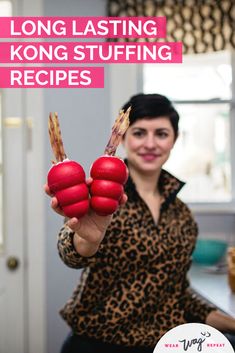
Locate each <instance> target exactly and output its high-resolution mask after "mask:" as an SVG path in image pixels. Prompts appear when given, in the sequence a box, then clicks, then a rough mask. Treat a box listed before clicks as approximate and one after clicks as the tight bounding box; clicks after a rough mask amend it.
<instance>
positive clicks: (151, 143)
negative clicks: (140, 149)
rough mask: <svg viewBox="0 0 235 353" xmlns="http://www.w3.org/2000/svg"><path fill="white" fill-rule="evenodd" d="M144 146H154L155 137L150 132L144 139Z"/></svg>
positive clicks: (150, 147) (152, 147)
mask: <svg viewBox="0 0 235 353" xmlns="http://www.w3.org/2000/svg"><path fill="white" fill-rule="evenodd" d="M144 145H145V147H146V148H148V149H154V148H155V147H156V138H155V136H154V135H152V134H148V135H147V136H146V139H145V144H144Z"/></svg>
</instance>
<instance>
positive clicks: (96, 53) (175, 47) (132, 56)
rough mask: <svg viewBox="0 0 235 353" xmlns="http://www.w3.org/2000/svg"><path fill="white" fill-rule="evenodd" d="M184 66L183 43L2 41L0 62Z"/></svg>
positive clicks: (0, 44)
mask: <svg viewBox="0 0 235 353" xmlns="http://www.w3.org/2000/svg"><path fill="white" fill-rule="evenodd" d="M51 62H53V63H64V64H66V63H182V43H180V42H154V43H153V42H152V43H145V42H144V43H143V42H141V43H134V42H132V43H126V42H125V43H109V42H108V43H107V42H83V43H78V42H64V43H61V42H59V43H58V42H44V43H42V42H27V43H26V42H2V43H0V63H16V64H18V63H46V64H48V63H51Z"/></svg>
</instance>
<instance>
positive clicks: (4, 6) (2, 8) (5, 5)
mask: <svg viewBox="0 0 235 353" xmlns="http://www.w3.org/2000/svg"><path fill="white" fill-rule="evenodd" d="M5 16H12V3H11V1H0V17H5Z"/></svg>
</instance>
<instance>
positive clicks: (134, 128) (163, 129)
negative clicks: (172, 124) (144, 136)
mask: <svg viewBox="0 0 235 353" xmlns="http://www.w3.org/2000/svg"><path fill="white" fill-rule="evenodd" d="M132 130H133V131H134V130H141V131H146V130H147V129H146V128H144V127H138V126H136V127H133V128H132ZM155 131H170V129H169V128H167V127H159V128H157V129H155Z"/></svg>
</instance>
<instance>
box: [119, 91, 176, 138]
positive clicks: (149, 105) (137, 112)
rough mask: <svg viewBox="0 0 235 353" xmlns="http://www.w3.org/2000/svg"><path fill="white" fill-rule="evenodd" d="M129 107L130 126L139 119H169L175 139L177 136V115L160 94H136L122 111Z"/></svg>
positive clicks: (169, 103) (167, 100)
mask: <svg viewBox="0 0 235 353" xmlns="http://www.w3.org/2000/svg"><path fill="white" fill-rule="evenodd" d="M129 106H131V112H130V115H129V120H130V125H132V124H133V123H134V122H135V121H136V120H139V119H143V118H146V119H151V118H157V117H160V116H166V117H168V118H169V120H170V122H171V125H172V127H173V130H174V133H175V137H177V135H178V123H179V114H178V113H177V111H176V110H175V108H174V107H173V105H172V103H171V101H170V100H169V99H168V98H166V97H165V96H162V95H160V94H144V93H140V94H136V95H135V96H132V97H131V98H130V100H129V101H128V102H127V103H125V104H124V105H123V107H122V109H124V111H126V109H127V108H128V107H129Z"/></svg>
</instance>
